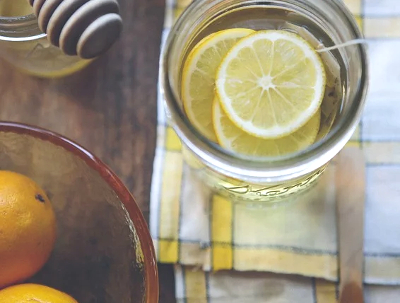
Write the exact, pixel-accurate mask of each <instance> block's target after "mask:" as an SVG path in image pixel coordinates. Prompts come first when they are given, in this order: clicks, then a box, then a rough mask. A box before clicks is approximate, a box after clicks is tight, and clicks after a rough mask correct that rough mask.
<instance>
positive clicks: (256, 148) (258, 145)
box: [213, 97, 321, 157]
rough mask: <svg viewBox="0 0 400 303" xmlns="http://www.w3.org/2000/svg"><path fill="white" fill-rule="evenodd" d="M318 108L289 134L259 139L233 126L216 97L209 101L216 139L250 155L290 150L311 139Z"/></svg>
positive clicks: (301, 145) (309, 142) (302, 146)
mask: <svg viewBox="0 0 400 303" xmlns="http://www.w3.org/2000/svg"><path fill="white" fill-rule="evenodd" d="M320 117H321V113H320V110H317V112H316V113H315V114H314V115H313V116H312V117H311V119H310V120H309V121H308V122H307V123H306V124H305V125H304V126H302V127H301V128H300V129H298V130H297V131H296V132H294V133H293V134H290V135H288V136H286V137H282V138H277V139H262V138H259V137H255V136H252V135H249V134H248V133H246V132H244V131H243V130H241V129H240V128H238V127H237V126H235V125H234V124H233V123H232V121H231V120H230V119H229V118H228V116H227V115H226V114H225V112H224V110H223V109H222V108H221V105H220V102H219V100H218V97H216V98H215V100H214V104H213V123H214V129H215V133H216V135H217V138H218V143H219V144H220V145H221V146H222V147H224V148H226V149H228V150H231V151H234V152H237V153H240V154H244V155H251V156H260V157H262V156H264V157H267V156H269V157H273V156H280V155H284V154H288V153H293V152H296V151H299V150H301V149H304V148H306V147H307V146H309V145H311V144H313V143H314V141H315V139H316V137H317V134H318V131H319V124H320Z"/></svg>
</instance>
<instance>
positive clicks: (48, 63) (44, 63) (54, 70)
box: [0, 0, 91, 78]
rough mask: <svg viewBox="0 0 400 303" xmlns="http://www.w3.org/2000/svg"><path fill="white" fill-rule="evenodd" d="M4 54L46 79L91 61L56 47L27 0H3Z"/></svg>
mask: <svg viewBox="0 0 400 303" xmlns="http://www.w3.org/2000/svg"><path fill="white" fill-rule="evenodd" d="M0 57H1V58H2V59H4V60H5V61H7V62H8V63H10V64H11V65H13V66H15V67H16V68H17V69H19V70H21V71H22V72H24V73H27V74H30V75H34V76H38V77H45V78H57V77H63V76H67V75H70V74H72V73H74V72H77V71H79V70H81V69H82V68H84V67H85V66H87V65H88V64H89V63H90V62H91V60H82V59H81V58H79V57H77V56H67V55H65V54H64V53H63V52H62V51H61V50H60V49H59V48H57V47H55V46H52V45H51V44H50V43H49V42H48V40H47V37H46V35H45V34H44V33H42V32H41V31H40V29H39V27H38V23H37V20H36V17H35V16H34V15H33V14H32V7H30V6H29V4H28V1H26V0H12V1H10V0H0Z"/></svg>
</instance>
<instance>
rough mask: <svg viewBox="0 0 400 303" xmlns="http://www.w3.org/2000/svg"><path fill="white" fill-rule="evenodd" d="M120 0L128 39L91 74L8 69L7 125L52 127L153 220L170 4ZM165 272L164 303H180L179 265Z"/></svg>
mask: <svg viewBox="0 0 400 303" xmlns="http://www.w3.org/2000/svg"><path fill="white" fill-rule="evenodd" d="M119 2H120V5H121V12H122V17H123V19H124V32H123V35H122V37H121V39H120V41H119V42H118V43H117V44H116V45H115V46H114V47H113V48H112V50H110V51H109V52H108V53H107V54H106V55H104V56H103V57H101V58H100V59H98V60H97V61H96V62H95V63H93V64H92V65H90V66H89V67H88V68H86V69H85V70H83V71H81V72H79V73H77V74H75V75H73V76H71V77H68V78H64V79H60V80H42V79H36V78H32V77H29V76H26V75H23V74H21V73H19V72H17V71H15V70H14V69H12V68H10V67H9V66H8V65H5V64H3V63H1V64H0V68H1V73H0V96H1V97H0V98H1V100H0V120H8V121H14V122H22V123H28V124H32V125H37V126H40V127H44V128H47V129H50V130H52V131H55V132H58V133H61V134H62V135H65V136H67V137H68V138H70V139H72V140H74V141H77V142H78V143H80V144H81V145H83V146H84V147H85V148H87V149H89V150H90V151H92V152H93V153H94V154H95V155H97V156H98V157H100V158H101V159H102V160H103V161H104V162H105V163H107V164H108V165H109V166H110V167H111V169H113V170H114V171H115V172H116V174H117V175H118V176H120V177H121V178H122V180H123V181H124V182H125V184H126V185H127V187H128V188H129V189H130V190H131V191H132V193H133V195H134V196H135V198H136V200H137V202H138V204H139V205H140V207H141V209H142V211H143V214H144V215H145V217H146V218H147V219H148V216H149V201H150V184H151V174H152V165H153V158H154V150H155V143H156V111H157V107H156V97H157V75H158V59H159V53H160V41H161V32H162V26H163V22H164V6H165V0H119ZM159 271H160V286H161V295H160V303H170V302H175V299H174V280H173V278H174V277H173V270H172V266H169V265H160V266H159Z"/></svg>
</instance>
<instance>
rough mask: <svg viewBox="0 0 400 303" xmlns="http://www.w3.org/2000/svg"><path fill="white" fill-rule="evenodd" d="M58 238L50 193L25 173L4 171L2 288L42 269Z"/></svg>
mask: <svg viewBox="0 0 400 303" xmlns="http://www.w3.org/2000/svg"><path fill="white" fill-rule="evenodd" d="M55 239H56V218H55V214H54V211H53V207H52V205H51V202H50V200H49V198H48V197H47V195H46V193H45V192H44V191H43V190H42V189H41V188H40V187H39V186H38V185H37V184H36V183H35V182H34V181H33V180H31V179H29V178H27V177H25V176H23V175H20V174H17V173H13V172H9V171H0V289H1V288H3V287H5V286H8V285H11V284H14V283H17V282H21V281H23V280H25V279H27V278H30V277H31V276H33V275H34V274H35V273H36V272H38V271H39V270H40V269H41V268H42V267H43V265H44V264H45V263H46V262H47V260H48V258H49V257H50V254H51V252H52V250H53V247H54V243H55Z"/></svg>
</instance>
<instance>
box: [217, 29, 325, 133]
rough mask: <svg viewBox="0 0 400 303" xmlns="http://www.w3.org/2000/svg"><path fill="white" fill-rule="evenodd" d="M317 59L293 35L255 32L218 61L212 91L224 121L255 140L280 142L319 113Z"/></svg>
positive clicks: (322, 81) (321, 80)
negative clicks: (273, 139) (221, 108)
mask: <svg viewBox="0 0 400 303" xmlns="http://www.w3.org/2000/svg"><path fill="white" fill-rule="evenodd" d="M325 82H326V77H325V70H324V66H323V63H322V61H321V59H320V57H319V55H318V54H317V53H316V52H315V50H314V49H313V48H312V47H311V46H310V44H309V43H308V42H307V41H306V40H304V39H303V38H301V37H300V36H298V35H295V34H292V33H288V32H285V31H279V30H266V31H258V32H256V33H254V34H252V35H249V36H246V37H244V38H243V39H241V40H240V41H238V42H237V43H236V44H235V45H234V46H233V47H232V48H231V49H230V51H229V52H228V54H227V55H226V56H225V57H224V58H223V60H222V63H221V64H220V66H219V68H218V71H217V76H216V91H217V94H218V97H219V99H220V104H221V106H222V107H223V109H224V111H225V113H226V114H227V116H228V117H229V119H230V120H231V121H232V122H233V123H234V124H235V125H236V126H237V127H238V128H239V129H241V130H242V131H244V132H246V133H248V134H251V135H253V136H256V137H260V138H266V139H272V138H280V137H285V136H287V135H289V134H292V133H294V132H296V131H297V130H299V129H300V128H301V127H302V126H304V125H305V124H306V123H307V122H308V121H309V120H310V119H311V118H312V117H313V116H314V115H315V114H316V113H317V111H318V109H319V107H320V105H321V102H322V99H323V96H324V90H325Z"/></svg>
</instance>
